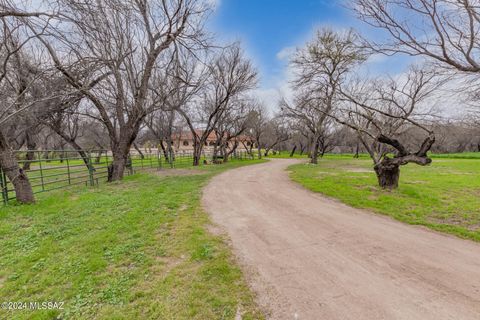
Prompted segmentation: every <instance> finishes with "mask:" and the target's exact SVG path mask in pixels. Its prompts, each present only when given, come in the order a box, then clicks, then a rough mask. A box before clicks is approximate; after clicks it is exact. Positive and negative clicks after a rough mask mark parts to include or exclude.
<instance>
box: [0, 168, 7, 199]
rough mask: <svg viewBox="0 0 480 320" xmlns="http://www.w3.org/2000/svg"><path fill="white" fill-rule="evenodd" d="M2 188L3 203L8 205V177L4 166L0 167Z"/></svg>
mask: <svg viewBox="0 0 480 320" xmlns="http://www.w3.org/2000/svg"><path fill="white" fill-rule="evenodd" d="M0 189H2V199H3V204H5V205H6V204H7V202H8V186H7V177H6V176H5V172H4V171H3V169H2V168H0Z"/></svg>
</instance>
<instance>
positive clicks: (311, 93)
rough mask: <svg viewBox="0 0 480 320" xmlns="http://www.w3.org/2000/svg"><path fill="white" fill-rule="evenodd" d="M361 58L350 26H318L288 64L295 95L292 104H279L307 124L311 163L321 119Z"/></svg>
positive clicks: (292, 115)
mask: <svg viewBox="0 0 480 320" xmlns="http://www.w3.org/2000/svg"><path fill="white" fill-rule="evenodd" d="M364 60H365V55H364V53H363V52H362V50H361V49H359V47H358V45H357V35H356V34H355V33H354V32H353V31H352V30H350V31H347V32H335V31H332V30H330V29H321V30H319V31H317V33H316V35H315V38H314V39H313V40H312V41H311V42H309V43H307V44H306V46H305V47H304V48H302V49H300V50H298V51H297V53H296V55H295V56H294V58H293V60H292V67H293V68H294V70H296V79H295V81H294V86H295V89H296V90H297V96H296V98H295V101H294V103H293V105H291V104H289V103H287V102H286V101H284V102H283V103H282V108H283V109H284V112H285V114H286V115H287V116H289V117H294V118H297V119H299V120H301V121H303V122H304V124H305V125H306V126H308V128H309V130H310V133H311V136H310V140H311V143H310V148H311V150H310V156H311V162H312V163H317V157H318V154H319V152H318V150H319V148H320V141H321V139H322V137H321V134H322V132H325V130H324V128H323V126H324V122H325V121H326V119H327V116H328V114H330V113H332V111H333V109H334V108H335V103H336V101H337V99H336V98H337V95H338V93H339V88H340V86H341V85H342V83H343V82H344V81H345V79H346V76H347V75H348V73H349V72H350V71H351V70H352V68H354V67H355V66H356V65H358V64H359V63H361V62H362V61H364Z"/></svg>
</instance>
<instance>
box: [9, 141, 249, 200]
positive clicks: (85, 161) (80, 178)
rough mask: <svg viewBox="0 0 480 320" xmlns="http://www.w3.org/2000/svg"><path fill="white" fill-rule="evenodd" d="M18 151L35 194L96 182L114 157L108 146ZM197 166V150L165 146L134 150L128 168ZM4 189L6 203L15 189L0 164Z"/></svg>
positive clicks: (206, 159)
mask: <svg viewBox="0 0 480 320" xmlns="http://www.w3.org/2000/svg"><path fill="white" fill-rule="evenodd" d="M82 154H83V155H81V154H80V153H79V152H78V151H74V150H42V151H23V150H22V151H15V155H16V158H17V161H18V164H19V166H20V168H22V169H23V170H24V172H25V173H26V175H27V177H28V179H29V180H30V183H31V185H32V189H33V192H34V193H35V194H37V193H42V192H48V191H52V190H57V189H61V188H66V187H70V186H74V185H85V186H95V185H98V184H99V183H100V182H106V181H107V179H108V166H109V165H110V164H111V163H112V161H113V157H112V154H111V152H109V151H107V150H89V151H83V152H82ZM231 157H232V158H233V159H238V160H247V159H254V158H255V155H252V156H250V155H249V154H248V153H247V152H246V151H238V152H235V153H234V154H232V155H231ZM213 162H214V161H213V155H212V154H208V153H203V154H202V158H201V161H200V165H204V164H205V163H208V164H212V163H213ZM192 166H193V150H192V151H185V150H184V151H182V152H178V153H171V154H166V155H165V154H164V153H163V152H162V151H161V150H158V151H157V150H151V151H144V152H142V153H141V154H140V153H138V152H132V153H131V154H130V155H129V158H128V161H127V166H126V168H125V169H126V170H125V172H126V173H127V174H133V173H135V172H136V171H139V170H143V169H158V170H159V169H162V168H188V167H192ZM0 191H1V198H2V202H3V204H7V203H8V202H9V201H11V200H14V199H15V198H16V196H15V190H14V188H13V185H12V183H11V182H10V181H9V180H8V178H7V177H6V174H5V172H4V171H3V170H2V168H1V167H0Z"/></svg>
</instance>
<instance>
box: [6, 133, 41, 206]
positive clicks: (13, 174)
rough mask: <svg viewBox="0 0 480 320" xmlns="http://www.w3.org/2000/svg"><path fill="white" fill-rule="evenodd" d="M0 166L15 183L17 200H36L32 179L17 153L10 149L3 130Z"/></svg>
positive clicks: (26, 201) (24, 201)
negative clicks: (25, 170) (18, 158)
mask: <svg viewBox="0 0 480 320" xmlns="http://www.w3.org/2000/svg"><path fill="white" fill-rule="evenodd" d="M0 167H1V168H2V170H3V171H4V172H5V175H6V176H7V178H8V179H9V180H10V182H11V183H12V185H13V188H14V189H15V194H16V198H17V201H18V202H21V203H33V202H35V197H34V195H33V190H32V186H31V184H30V181H29V180H28V177H27V175H26V174H25V172H24V171H23V169H22V168H20V167H19V165H18V162H17V159H16V158H15V154H14V152H13V151H12V150H11V149H10V147H9V145H8V143H7V140H6V139H5V137H4V136H3V134H2V132H0Z"/></svg>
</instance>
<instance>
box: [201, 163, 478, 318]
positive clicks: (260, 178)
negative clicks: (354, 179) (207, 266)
mask: <svg viewBox="0 0 480 320" xmlns="http://www.w3.org/2000/svg"><path fill="white" fill-rule="evenodd" d="M294 163H297V162H296V161H294V160H280V159H278V160H271V161H270V162H268V163H264V164H259V165H255V166H248V167H242V168H238V169H234V170H230V171H227V172H224V173H222V174H221V175H218V176H216V177H214V178H213V180H212V181H211V182H210V184H209V185H208V186H207V187H206V188H205V190H204V192H203V204H204V207H205V208H206V210H207V212H209V213H210V214H211V216H212V220H213V222H214V223H216V224H218V225H219V226H220V227H221V228H224V229H225V231H226V232H227V233H228V237H229V238H230V241H231V245H232V247H233V250H234V252H235V255H236V256H237V258H238V260H239V261H240V265H241V266H242V268H243V270H244V272H245V274H246V278H247V281H248V282H249V283H250V285H251V287H252V288H253V289H254V290H255V292H256V293H257V296H258V301H259V304H260V305H261V306H265V307H267V308H268V309H269V310H270V313H269V319H274V320H281V319H312V320H316V319H328V320H336V319H342V320H348V319H351V320H375V319H388V320H390V319H395V320H399V319H402V320H403V319H404V320H412V319H414V320H415V319H419V320H443V319H462V320H478V319H480V244H479V243H475V242H471V241H466V240H462V239H459V238H455V237H453V236H448V235H443V234H440V233H437V232H433V231H431V230H428V229H426V228H421V227H415V226H410V225H406V224H402V223H400V222H398V221H394V220H392V219H390V218H388V217H385V216H381V215H375V214H372V213H369V212H367V211H364V210H358V209H354V208H351V207H348V206H346V205H344V204H342V203H339V202H338V201H331V200H329V199H327V198H325V197H323V196H321V195H319V194H315V193H313V192H310V191H307V190H305V189H304V188H302V187H301V186H299V185H297V184H295V183H293V182H291V181H290V180H289V178H288V174H287V173H286V172H285V168H287V167H288V166H289V165H291V164H294ZM232 181H235V183H234V184H232Z"/></svg>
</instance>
